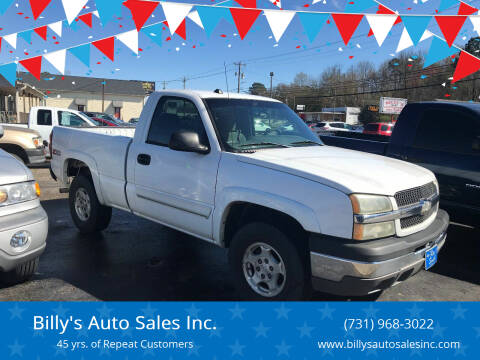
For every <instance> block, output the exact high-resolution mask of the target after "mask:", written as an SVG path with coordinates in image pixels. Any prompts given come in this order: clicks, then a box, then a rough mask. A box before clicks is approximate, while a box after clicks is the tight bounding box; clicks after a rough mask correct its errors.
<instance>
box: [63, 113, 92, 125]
mask: <svg viewBox="0 0 480 360" xmlns="http://www.w3.org/2000/svg"><path fill="white" fill-rule="evenodd" d="M58 124H59V125H60V126H67V127H88V124H87V122H86V121H85V120H83V119H82V118H81V117H80V116H78V115H75V114H74V113H71V112H68V111H59V112H58Z"/></svg>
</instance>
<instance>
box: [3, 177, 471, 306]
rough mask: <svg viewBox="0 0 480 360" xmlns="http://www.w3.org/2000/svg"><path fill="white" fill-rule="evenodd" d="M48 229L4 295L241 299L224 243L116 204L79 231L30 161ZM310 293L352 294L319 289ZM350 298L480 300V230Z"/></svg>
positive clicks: (455, 236) (465, 231)
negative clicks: (106, 219) (103, 225)
mask: <svg viewBox="0 0 480 360" xmlns="http://www.w3.org/2000/svg"><path fill="white" fill-rule="evenodd" d="M33 172H34V175H35V177H36V178H37V180H38V181H39V183H40V185H41V188H42V205H43V207H44V208H45V210H46V211H47V213H48V215H49V222H50V230H49V236H48V240H47V241H48V244H47V249H46V251H45V253H44V254H43V255H42V257H41V259H40V266H39V270H38V273H37V274H36V275H35V276H34V278H33V279H32V281H30V282H27V283H26V284H22V285H19V286H17V287H13V288H1V287H0V300H92V299H98V300H116V301H123V300H136V301H158V300H184V301H201V300H238V299H240V297H239V296H238V295H237V294H236V292H235V290H234V286H233V279H232V277H231V275H230V273H229V269H228V264H227V256H226V250H224V249H221V248H218V247H216V246H214V245H211V244H208V243H206V242H204V241H201V240H198V239H195V238H192V237H191V236H188V235H185V234H182V233H180V232H178V231H175V230H172V229H169V228H166V227H164V226H161V225H158V224H155V223H153V222H150V221H147V220H144V219H141V218H138V217H136V216H133V215H131V214H128V213H125V212H121V211H116V210H114V213H113V218H112V222H111V224H110V227H109V228H108V229H107V230H106V231H104V232H103V233H102V234H99V235H96V236H82V235H80V234H79V233H78V232H77V230H76V228H75V227H74V225H73V222H72V220H71V218H70V213H69V210H68V201H67V196H66V195H64V194H59V192H58V188H57V185H56V183H55V182H54V181H53V180H52V179H50V175H49V172H48V169H45V168H44V169H41V168H37V169H33ZM313 300H319V301H322V300H333V301H335V300H347V299H346V298H341V297H335V296H331V295H327V294H321V293H316V294H314V296H313ZM352 300H379V301H424V300H425V301H462V300H464V301H475V300H477V301H478V300H480V233H479V231H478V230H473V229H470V228H467V227H462V226H457V225H452V226H451V227H450V230H449V233H448V240H447V244H446V246H445V247H444V249H443V250H442V252H441V254H440V256H439V260H438V264H437V265H435V267H434V268H433V269H431V270H430V271H428V272H427V271H422V272H420V273H419V274H417V275H416V276H415V277H413V278H411V279H409V280H407V281H405V282H403V283H401V284H399V285H397V286H395V287H393V288H391V289H388V290H387V291H385V292H383V293H382V294H381V295H380V296H374V297H366V298H354V299H352Z"/></svg>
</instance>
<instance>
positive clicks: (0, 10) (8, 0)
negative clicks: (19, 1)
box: [0, 0, 12, 14]
mask: <svg viewBox="0 0 480 360" xmlns="http://www.w3.org/2000/svg"><path fill="white" fill-rule="evenodd" d="M10 5H12V0H1V1H0V14H4V13H5V11H7V9H8V8H9V7H10Z"/></svg>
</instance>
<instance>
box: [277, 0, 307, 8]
mask: <svg viewBox="0 0 480 360" xmlns="http://www.w3.org/2000/svg"><path fill="white" fill-rule="evenodd" d="M270 2H271V3H272V4H273V5H275V6H278V7H279V8H282V2H281V1H280V0H270ZM314 4H315V2H314Z"/></svg>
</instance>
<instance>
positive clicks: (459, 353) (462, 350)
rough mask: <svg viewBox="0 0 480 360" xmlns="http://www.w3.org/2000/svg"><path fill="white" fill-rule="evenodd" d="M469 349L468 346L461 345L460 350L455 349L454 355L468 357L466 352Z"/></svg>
mask: <svg viewBox="0 0 480 360" xmlns="http://www.w3.org/2000/svg"><path fill="white" fill-rule="evenodd" d="M467 349H468V346H467V345H461V346H460V347H459V348H457V349H455V353H454V356H455V357H456V356H460V355H461V356H467V354H465V351H466V350H467Z"/></svg>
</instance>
